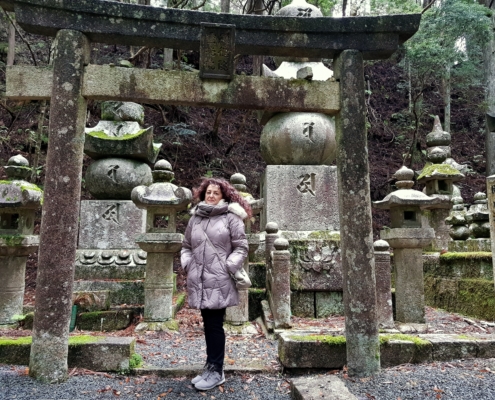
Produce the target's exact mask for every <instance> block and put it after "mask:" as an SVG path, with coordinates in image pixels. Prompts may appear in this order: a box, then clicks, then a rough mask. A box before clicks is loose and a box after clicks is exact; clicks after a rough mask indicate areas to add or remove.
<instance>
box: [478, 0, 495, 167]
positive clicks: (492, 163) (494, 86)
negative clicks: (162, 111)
mask: <svg viewBox="0 0 495 400" xmlns="http://www.w3.org/2000/svg"><path fill="white" fill-rule="evenodd" d="M479 1H480V3H481V4H485V5H486V6H487V7H490V6H491V9H495V2H492V0H479ZM492 26H493V27H494V31H495V15H493V16H492ZM484 70H485V82H486V85H485V87H486V89H485V96H486V97H485V99H486V104H487V113H486V124H485V130H486V140H485V147H486V174H487V176H490V175H493V174H495V123H494V122H495V35H494V33H492V35H491V38H490V41H489V42H488V43H487V45H486V47H485V56H484Z"/></svg>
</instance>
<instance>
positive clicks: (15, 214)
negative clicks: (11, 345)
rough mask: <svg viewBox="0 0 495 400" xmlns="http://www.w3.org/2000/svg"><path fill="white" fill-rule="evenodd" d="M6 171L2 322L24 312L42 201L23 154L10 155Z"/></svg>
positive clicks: (2, 185) (0, 248) (0, 209)
mask: <svg viewBox="0 0 495 400" xmlns="http://www.w3.org/2000/svg"><path fill="white" fill-rule="evenodd" d="M5 171H6V173H7V177H8V178H9V179H8V180H7V181H0V277H1V279H2V284H1V285H0V326H2V325H9V324H13V323H15V320H14V319H13V317H14V316H15V315H21V314H22V305H23V301H24V279H25V272H26V261H27V257H28V255H29V254H31V253H33V252H35V251H36V250H37V249H38V245H39V236H38V235H33V230H34V219H35V213H36V211H37V210H38V209H39V208H40V207H41V204H42V203H43V192H42V191H41V189H40V188H39V187H38V186H36V185H33V184H32V183H29V182H26V181H25V180H24V179H26V178H27V177H28V176H29V175H30V174H31V168H29V164H28V161H27V160H26V159H25V158H24V157H23V156H21V155H17V156H14V157H11V158H10V159H9V161H8V162H7V166H6V167H5Z"/></svg>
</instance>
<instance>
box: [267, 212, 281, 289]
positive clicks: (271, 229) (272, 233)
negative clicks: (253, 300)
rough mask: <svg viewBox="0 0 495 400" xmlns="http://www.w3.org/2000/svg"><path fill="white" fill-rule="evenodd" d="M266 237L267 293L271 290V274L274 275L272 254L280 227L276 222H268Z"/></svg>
mask: <svg viewBox="0 0 495 400" xmlns="http://www.w3.org/2000/svg"><path fill="white" fill-rule="evenodd" d="M265 231H266V236H265V266H266V284H265V288H266V291H267V293H269V292H270V290H271V286H270V285H271V280H272V279H271V278H270V274H272V266H271V262H272V261H271V260H272V258H271V253H272V251H273V249H274V247H273V244H274V243H275V240H277V239H278V225H277V223H275V222H268V223H267V224H266V228H265Z"/></svg>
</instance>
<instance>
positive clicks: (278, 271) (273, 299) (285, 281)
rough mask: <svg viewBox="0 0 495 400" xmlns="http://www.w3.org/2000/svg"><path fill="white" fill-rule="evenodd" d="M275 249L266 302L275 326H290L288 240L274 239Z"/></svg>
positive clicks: (283, 327)
mask: <svg viewBox="0 0 495 400" xmlns="http://www.w3.org/2000/svg"><path fill="white" fill-rule="evenodd" d="M273 246H274V247H275V250H274V251H272V252H271V266H272V271H271V274H270V278H271V279H270V288H271V290H270V291H269V292H268V304H270V309H271V311H272V315H273V322H274V324H275V328H278V329H286V328H290V327H291V325H290V316H291V311H290V252H289V250H288V249H289V242H288V241H287V240H286V239H283V238H279V239H277V240H275V242H274V244H273Z"/></svg>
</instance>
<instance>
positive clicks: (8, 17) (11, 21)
mask: <svg viewBox="0 0 495 400" xmlns="http://www.w3.org/2000/svg"><path fill="white" fill-rule="evenodd" d="M2 11H3V13H4V14H5V16H6V17H7V19H8V20H9V22H10V23H11V24H12V26H13V27H14V29H15V31H16V32H17V34H18V35H19V37H20V38H21V40H22V41H23V42H24V43H26V46H27V47H28V49H29V52H30V53H31V57H32V58H33V63H34V65H35V67H37V66H38V63H37V62H36V57H35V55H34V53H33V50H32V49H31V45H30V44H29V42H28V41H27V40H26V39H25V38H24V36H22V33H21V32H20V31H19V29H17V26H16V24H15V23H14V21H13V20H12V18H10V15H9V14H8V13H7V12H6V11H5V10H4V9H3V8H2Z"/></svg>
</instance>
